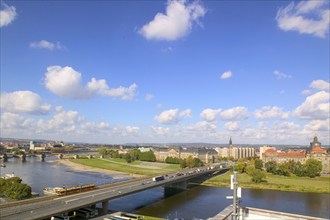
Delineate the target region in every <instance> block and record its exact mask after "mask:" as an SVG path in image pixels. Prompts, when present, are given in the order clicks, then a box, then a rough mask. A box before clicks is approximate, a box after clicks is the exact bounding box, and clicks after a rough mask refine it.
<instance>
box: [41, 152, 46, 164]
mask: <svg viewBox="0 0 330 220" xmlns="http://www.w3.org/2000/svg"><path fill="white" fill-rule="evenodd" d="M45 157H46V154H45V153H42V154H41V161H42V162H45Z"/></svg>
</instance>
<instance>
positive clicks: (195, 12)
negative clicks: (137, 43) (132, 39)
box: [139, 0, 206, 41]
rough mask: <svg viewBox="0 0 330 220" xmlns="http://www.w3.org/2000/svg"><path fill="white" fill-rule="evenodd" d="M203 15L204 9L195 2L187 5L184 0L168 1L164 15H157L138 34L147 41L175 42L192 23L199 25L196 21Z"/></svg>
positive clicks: (189, 28)
mask: <svg viewBox="0 0 330 220" xmlns="http://www.w3.org/2000/svg"><path fill="white" fill-rule="evenodd" d="M205 13H206V10H205V8H204V7H203V6H202V5H201V4H200V3H199V2H197V1H195V2H192V3H190V4H189V3H187V1H185V0H170V1H168V2H167V7H166V14H163V13H157V14H156V16H155V17H154V19H153V20H152V21H150V22H149V23H148V24H146V25H144V26H143V27H142V28H141V29H140V30H139V33H140V34H142V35H143V36H144V37H145V38H146V39H148V40H150V39H155V40H167V41H171V40H177V39H179V38H182V37H184V36H186V35H187V34H188V33H189V32H190V31H191V29H192V25H193V23H194V22H196V23H197V24H199V21H198V19H199V18H200V17H203V16H204V15H205Z"/></svg>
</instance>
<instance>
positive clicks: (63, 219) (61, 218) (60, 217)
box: [51, 215, 70, 220]
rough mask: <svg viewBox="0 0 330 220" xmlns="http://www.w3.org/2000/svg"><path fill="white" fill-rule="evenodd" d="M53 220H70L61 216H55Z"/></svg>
mask: <svg viewBox="0 0 330 220" xmlns="http://www.w3.org/2000/svg"><path fill="white" fill-rule="evenodd" d="M51 220H70V217H69V216H60V215H55V216H52V217H51Z"/></svg>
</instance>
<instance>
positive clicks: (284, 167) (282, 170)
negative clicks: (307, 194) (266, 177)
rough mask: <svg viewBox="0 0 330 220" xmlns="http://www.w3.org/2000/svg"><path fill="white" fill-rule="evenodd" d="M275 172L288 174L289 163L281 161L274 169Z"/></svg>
mask: <svg viewBox="0 0 330 220" xmlns="http://www.w3.org/2000/svg"><path fill="white" fill-rule="evenodd" d="M276 174H277V175H283V176H290V170H289V164H288V163H281V164H280V165H279V166H278V168H277V170H276Z"/></svg>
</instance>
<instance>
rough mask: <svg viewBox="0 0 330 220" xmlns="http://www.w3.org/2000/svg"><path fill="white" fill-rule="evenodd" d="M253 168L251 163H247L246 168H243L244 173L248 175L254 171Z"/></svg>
mask: <svg viewBox="0 0 330 220" xmlns="http://www.w3.org/2000/svg"><path fill="white" fill-rule="evenodd" d="M254 170H255V168H254V166H253V165H248V166H247V167H246V168H245V173H247V174H248V175H251V174H252V172H254Z"/></svg>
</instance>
